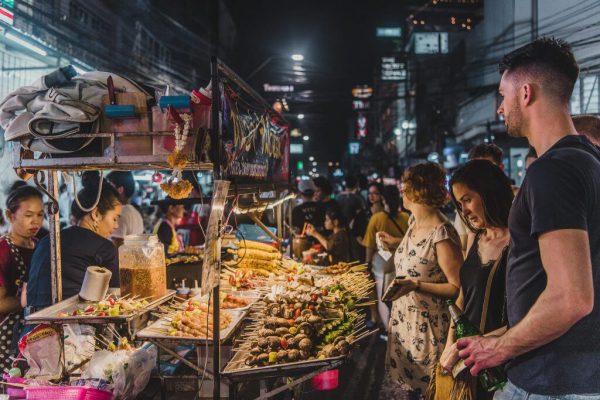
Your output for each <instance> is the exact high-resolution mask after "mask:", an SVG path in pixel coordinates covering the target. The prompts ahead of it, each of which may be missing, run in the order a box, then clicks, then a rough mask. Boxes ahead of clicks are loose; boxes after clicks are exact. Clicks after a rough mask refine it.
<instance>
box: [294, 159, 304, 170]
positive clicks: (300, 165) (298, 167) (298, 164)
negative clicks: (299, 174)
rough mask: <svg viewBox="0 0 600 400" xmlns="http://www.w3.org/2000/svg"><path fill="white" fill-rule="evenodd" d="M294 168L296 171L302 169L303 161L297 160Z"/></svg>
mask: <svg viewBox="0 0 600 400" xmlns="http://www.w3.org/2000/svg"><path fill="white" fill-rule="evenodd" d="M296 169H297V170H298V171H302V170H303V169H304V163H303V162H302V161H298V162H297V163H296Z"/></svg>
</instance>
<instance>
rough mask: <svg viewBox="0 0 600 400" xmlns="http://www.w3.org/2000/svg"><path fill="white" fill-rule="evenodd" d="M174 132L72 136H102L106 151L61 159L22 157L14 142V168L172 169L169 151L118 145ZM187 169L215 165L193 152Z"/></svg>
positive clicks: (82, 136)
mask: <svg viewBox="0 0 600 400" xmlns="http://www.w3.org/2000/svg"><path fill="white" fill-rule="evenodd" d="M172 134H173V133H172V132H129V133H116V132H115V133H85V134H76V135H72V136H71V138H74V139H76V138H89V137H94V138H103V140H104V141H105V143H104V144H103V154H102V155H94V156H75V157H68V156H66V157H62V156H61V157H58V158H49V157H48V158H37V159H21V149H22V145H21V144H20V143H18V142H15V143H14V146H13V149H12V165H13V168H24V169H27V170H50V171H73V170H165V169H172V168H171V167H170V166H169V164H168V163H167V157H168V154H144V155H125V154H119V153H120V151H119V150H118V147H117V146H116V143H118V141H119V140H122V139H129V138H136V137H140V136H148V137H151V138H152V139H154V138H156V137H161V136H169V135H172ZM185 169H187V170H201V171H212V170H213V164H212V163H206V162H199V161H197V160H196V154H192V157H191V160H190V162H189V164H188V165H187V166H186V168H185Z"/></svg>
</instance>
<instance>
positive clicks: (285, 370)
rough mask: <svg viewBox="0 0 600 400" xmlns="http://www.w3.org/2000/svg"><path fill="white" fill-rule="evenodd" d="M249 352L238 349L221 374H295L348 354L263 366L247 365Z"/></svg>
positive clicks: (337, 362) (332, 364) (332, 363)
mask: <svg viewBox="0 0 600 400" xmlns="http://www.w3.org/2000/svg"><path fill="white" fill-rule="evenodd" d="M376 332H377V330H373V331H372V332H370V333H369V334H368V335H364V336H362V337H361V338H360V339H359V340H358V341H357V342H355V343H358V342H360V341H362V340H364V339H365V338H367V337H369V336H371V335H373V334H374V333H376ZM234 351H235V349H234ZM351 352H352V350H351ZM249 354H250V352H249V351H247V350H238V351H237V352H236V353H235V355H234V356H233V358H232V359H231V360H230V361H229V362H228V363H227V365H226V366H225V369H224V370H223V372H222V373H221V374H222V375H223V376H226V377H228V378H230V379H232V380H238V379H241V378H253V379H261V378H270V377H278V376H282V375H285V374H289V375H295V374H300V373H303V372H308V371H311V370H316V369H319V368H325V367H329V368H335V367H336V366H339V365H341V364H342V363H343V362H344V361H345V360H346V358H347V357H348V355H342V356H337V357H329V358H322V359H314V360H304V361H297V362H293V363H284V364H273V365H265V366H263V367H249V366H247V365H246V362H245V361H246V358H247V357H248V355H249Z"/></svg>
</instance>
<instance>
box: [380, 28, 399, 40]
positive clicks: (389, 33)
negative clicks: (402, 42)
mask: <svg viewBox="0 0 600 400" xmlns="http://www.w3.org/2000/svg"><path fill="white" fill-rule="evenodd" d="M375 35H376V36H377V37H387V38H399V37H402V28H400V27H399V26H395V27H390V28H377V29H376V31H375Z"/></svg>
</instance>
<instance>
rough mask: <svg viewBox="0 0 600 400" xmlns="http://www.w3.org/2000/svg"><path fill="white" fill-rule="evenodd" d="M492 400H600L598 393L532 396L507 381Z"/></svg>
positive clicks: (532, 394)
mask: <svg viewBox="0 0 600 400" xmlns="http://www.w3.org/2000/svg"><path fill="white" fill-rule="evenodd" d="M494 400H600V393H597V394H562V395H545V394H534V393H529V392H526V391H525V390H523V389H521V388H518V387H517V386H515V385H514V384H512V383H511V382H510V381H508V383H507V384H506V386H504V388H503V389H502V390H498V391H497V392H496V393H495V394H494Z"/></svg>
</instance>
